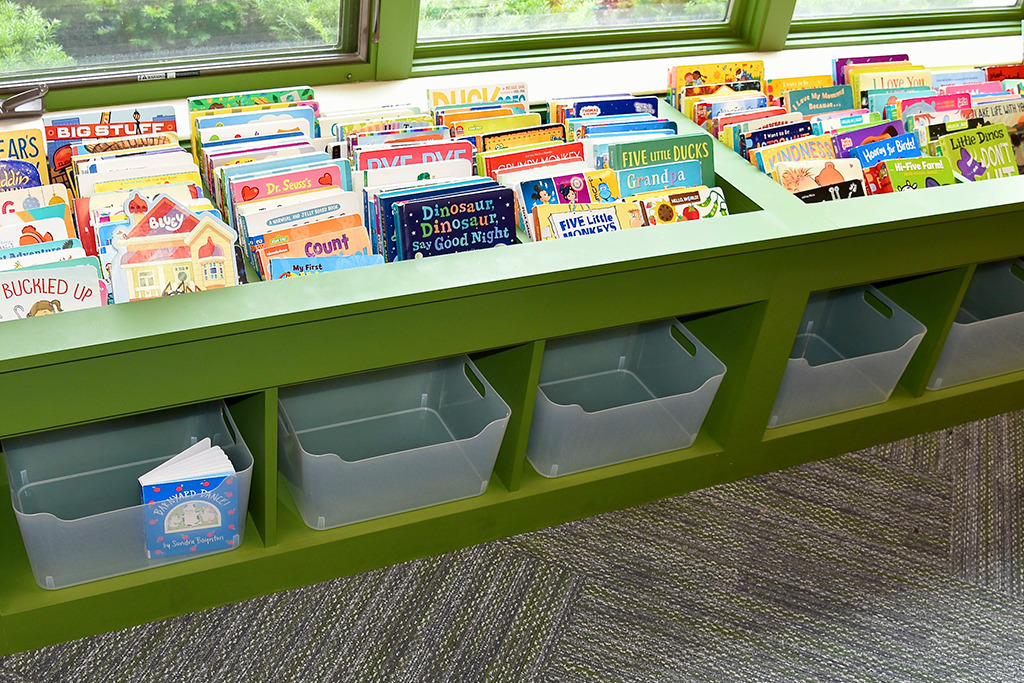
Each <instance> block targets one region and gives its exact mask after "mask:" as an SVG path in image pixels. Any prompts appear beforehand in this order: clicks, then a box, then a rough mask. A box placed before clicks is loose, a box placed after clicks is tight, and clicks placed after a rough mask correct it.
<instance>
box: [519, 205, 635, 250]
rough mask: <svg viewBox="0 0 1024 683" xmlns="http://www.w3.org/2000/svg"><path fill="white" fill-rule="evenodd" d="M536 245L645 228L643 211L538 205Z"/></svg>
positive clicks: (620, 207)
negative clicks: (551, 240) (537, 243)
mask: <svg viewBox="0 0 1024 683" xmlns="http://www.w3.org/2000/svg"><path fill="white" fill-rule="evenodd" d="M533 225H534V234H533V235H532V237H533V239H534V240H535V241H538V242H539V241H541V240H550V239H560V238H565V237H581V236H583V235H594V234H599V233H602V232H615V231H617V230H626V229H628V228H639V227H643V216H641V214H640V207H638V206H637V205H636V204H633V203H627V202H604V203H591V204H538V205H537V206H535V207H533Z"/></svg>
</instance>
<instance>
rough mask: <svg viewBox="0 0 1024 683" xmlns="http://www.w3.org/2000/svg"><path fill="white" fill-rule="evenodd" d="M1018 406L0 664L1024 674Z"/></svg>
mask: <svg viewBox="0 0 1024 683" xmlns="http://www.w3.org/2000/svg"><path fill="white" fill-rule="evenodd" d="M1022 507H1024V413H1011V414H1008V415H1002V416H998V417H995V418H992V419H989V420H984V421H981V422H976V423H971V424H967V425H962V426H959V427H955V428H953V429H948V430H944V431H942V432H938V433H932V434H925V435H920V436H917V437H914V438H911V439H907V440H904V441H900V442H896V443H892V444H887V445H883V446H879V447H876V448H871V449H868V450H865V451H861V452H857V453H851V454H847V455H844V456H840V457H837V458H832V459H830V460H826V461H822V462H819V463H814V464H809V465H804V466H801V467H796V468H792V469H790V470H786V471H783V472H777V473H773V474H770V475H765V476H761V477H756V478H753V479H748V480H745V481H741V482H737V483H734V484H728V485H724V486H718V487H715V488H711V489H707V490H703V491H699V492H696V493H693V494H690V495H686V496H680V497H677V498H672V499H669V500H664V501H659V502H656V503H652V504H648V505H642V506H639V507H636V508H631V509H628V510H622V511H618V512H613V513H609V514H605V515H600V516H598V517H593V518H590V519H586V520H582V521H579V522H575V523H572V524H566V525H562V526H559V527H554V528H551V529H546V530H543V531H539V532H535V533H530V534H524V535H521V536H516V537H513V538H509V539H505V540H502V541H498V542H494V543H489V544H485V545H481V546H476V547H473V548H468V549H465V550H462V551H459V552H455V553H450V554H448V555H444V556H441V557H435V558H428V559H424V560H419V561H415V562H409V563H406V564H403V565H398V566H395V567H389V568H387V569H382V570H379V571H373V572H369V573H366V574H362V575H358V576H352V577H348V578H344V579H338V580H336V581H330V582H327V583H324V584H320V585H317V586H312V587H309V588H303V589H299V590H295V591H289V592H285V593H280V594H276V595H271V596H265V597H262V598H258V599H255V600H251V601H248V602H244V603H240V604H236V605H229V606H226V607H222V608H219V609H214V610H209V611H206V612H201V613H197V614H192V615H187V616H184V617H179V618H176V619H170V620H167V621H163V622H158V623H153V624H146V625H143V626H139V627H136V628H131V629H127V630H124V631H120V632H116V633H111V634H106V635H102V636H97V637H94V638H87V639H83V640H79V641H75V642H71V643H66V644H62V645H56V646H53V647H48V648H44V649H42V650H37V651H33V652H26V653H21V654H16V655H12V656H9V657H4V658H0V681H2V682H3V683H29V682H31V683H43V682H47V683H49V682H51V681H52V682H57V681H59V682H62V683H63V682H65V681H88V682H89V683H93V682H98V681H189V682H191V681H304V682H305V681H359V682H368V681H431V682H433V681H566V682H569V681H573V682H577V681H579V682H582V681H587V682H589V681H612V682H616V683H619V682H628V681H642V682H644V683H648V682H651V681H715V682H718V681H758V682H763V681H784V682H786V683H789V682H793V681H885V682H886V683H892V682H894V681H915V682H917V681H1022V680H1024V609H1022V593H1024V565H1022V562H1021V557H1022V553H1024V520H1022V512H1024V510H1022Z"/></svg>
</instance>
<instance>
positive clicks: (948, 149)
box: [939, 123, 1018, 180]
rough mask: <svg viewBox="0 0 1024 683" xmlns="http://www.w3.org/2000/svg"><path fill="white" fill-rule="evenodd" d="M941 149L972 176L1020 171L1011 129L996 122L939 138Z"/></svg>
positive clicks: (965, 174) (958, 169) (959, 169)
mask: <svg viewBox="0 0 1024 683" xmlns="http://www.w3.org/2000/svg"><path fill="white" fill-rule="evenodd" d="M939 153H940V154H941V155H942V156H944V157H946V158H947V159H949V161H950V162H951V163H952V165H953V169H954V170H955V171H956V172H957V173H959V174H960V175H962V176H963V177H965V178H967V179H968V180H988V179H990V178H1002V177H1004V176H1015V175H1018V172H1017V163H1016V162H1015V161H1014V156H1013V145H1012V144H1011V143H1010V131H1009V130H1008V129H1007V127H1006V124H1003V123H993V124H990V125H988V126H980V127H978V128H972V129H970V130H965V131H961V132H958V133H950V134H949V135H943V136H942V137H940V138H939Z"/></svg>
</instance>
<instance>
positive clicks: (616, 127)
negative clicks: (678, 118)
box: [569, 116, 678, 140]
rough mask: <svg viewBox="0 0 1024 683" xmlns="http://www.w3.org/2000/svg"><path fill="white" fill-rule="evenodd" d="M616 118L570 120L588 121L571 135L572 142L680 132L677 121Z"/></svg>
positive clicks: (602, 117)
mask: <svg viewBox="0 0 1024 683" xmlns="http://www.w3.org/2000/svg"><path fill="white" fill-rule="evenodd" d="M614 118H615V117H611V116H601V117H596V118H594V119H589V120H584V119H569V122H570V123H572V122H573V121H587V122H586V123H583V124H581V125H579V126H578V127H577V128H576V129H575V133H574V134H573V135H570V136H569V138H570V139H572V140H583V139H585V138H588V137H591V138H592V137H611V136H615V135H622V134H629V133H640V132H658V131H667V132H668V133H669V134H671V135H675V134H676V132H678V126H677V125H676V122H675V121H669V120H668V119H647V120H642V121H641V120H637V121H623V120H620V121H615V120H612V119H614Z"/></svg>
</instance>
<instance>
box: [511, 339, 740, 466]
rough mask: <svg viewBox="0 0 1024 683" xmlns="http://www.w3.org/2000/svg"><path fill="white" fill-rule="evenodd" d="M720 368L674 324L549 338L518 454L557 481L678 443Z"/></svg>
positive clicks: (684, 441)
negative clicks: (528, 426)
mask: <svg viewBox="0 0 1024 683" xmlns="http://www.w3.org/2000/svg"><path fill="white" fill-rule="evenodd" d="M725 370H726V368H725V365H724V364H723V363H722V362H721V361H720V360H719V359H718V358H716V357H715V356H714V355H713V354H712V353H711V352H710V351H709V350H708V349H707V347H706V346H704V345H703V344H701V343H700V341H698V340H697V338H696V337H694V336H693V334H692V333H690V332H689V330H687V329H686V328H685V327H684V326H683V325H682V324H681V323H680V322H678V321H676V320H671V321H660V322H654V323H645V324H641V325H632V326H628V327H621V328H614V329H610V330H602V331H599V332H593V333H589V334H583V335H576V336H572V337H564V338H561V339H556V340H552V341H549V342H547V343H546V345H545V350H544V357H543V361H542V363H541V370H540V382H539V385H538V387H537V398H536V402H535V404H534V413H533V420H532V424H531V429H530V438H529V441H528V442H527V447H526V457H527V459H528V460H529V461H530V463H531V464H532V465H533V467H534V469H536V470H537V472H539V473H540V474H542V475H544V476H547V477H556V476H562V475H566V474H572V473H575V472H580V471H583V470H588V469H593V468H596V467H603V466H605V465H611V464H613V463H619V462H624V461H627V460H634V459H636V458H642V457H645V456H649V455H655V454H658V453H664V452H667V451H672V450H678V449H682V448H687V447H689V446H690V445H691V444H692V443H693V441H694V439H696V437H697V432H698V431H700V427H701V424H702V423H703V422H704V418H705V416H706V415H707V412H708V408H709V407H710V405H711V401H712V399H714V396H715V393H716V392H717V391H718V387H719V385H720V384H721V381H722V377H723V376H724V375H725Z"/></svg>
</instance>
